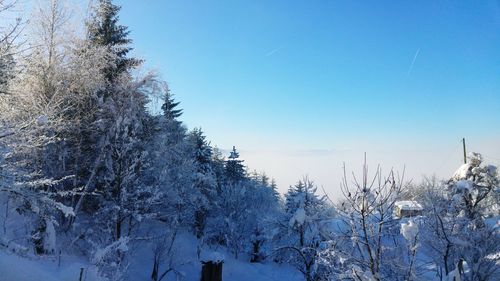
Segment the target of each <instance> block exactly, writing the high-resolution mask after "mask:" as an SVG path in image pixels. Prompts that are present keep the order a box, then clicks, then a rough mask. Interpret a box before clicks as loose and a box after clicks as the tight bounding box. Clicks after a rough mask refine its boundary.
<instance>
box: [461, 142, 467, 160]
mask: <svg viewBox="0 0 500 281" xmlns="http://www.w3.org/2000/svg"><path fill="white" fill-rule="evenodd" d="M462 145H463V147H464V164H467V152H466V151H465V138H463V139H462Z"/></svg>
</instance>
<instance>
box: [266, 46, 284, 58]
mask: <svg viewBox="0 0 500 281" xmlns="http://www.w3.org/2000/svg"><path fill="white" fill-rule="evenodd" d="M281 49H283V46H281V47H278V48H276V49H273V50H271V51H269V52H267V54H266V57H269V56H272V55H274V54H275V53H277V52H278V51H279V50H281Z"/></svg>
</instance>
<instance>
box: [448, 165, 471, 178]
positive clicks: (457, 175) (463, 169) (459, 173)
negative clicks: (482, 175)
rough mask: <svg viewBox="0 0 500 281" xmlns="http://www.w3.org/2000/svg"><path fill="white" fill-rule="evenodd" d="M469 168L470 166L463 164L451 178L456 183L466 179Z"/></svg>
mask: <svg viewBox="0 0 500 281" xmlns="http://www.w3.org/2000/svg"><path fill="white" fill-rule="evenodd" d="M470 168H471V164H463V165H462V166H460V167H459V168H458V170H456V171H455V173H454V174H453V176H452V177H451V178H452V179H454V180H457V181H458V180H464V179H467V177H468V176H469V171H470Z"/></svg>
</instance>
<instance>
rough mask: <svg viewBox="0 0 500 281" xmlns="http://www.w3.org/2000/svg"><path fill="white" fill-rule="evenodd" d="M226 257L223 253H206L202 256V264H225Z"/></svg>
mask: <svg viewBox="0 0 500 281" xmlns="http://www.w3.org/2000/svg"><path fill="white" fill-rule="evenodd" d="M225 258H226V257H225V256H224V254H222V253H219V252H210V253H205V254H203V255H202V256H201V258H200V260H201V261H202V262H215V263H220V262H224V260H225Z"/></svg>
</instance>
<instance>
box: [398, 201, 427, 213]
mask: <svg viewBox="0 0 500 281" xmlns="http://www.w3.org/2000/svg"><path fill="white" fill-rule="evenodd" d="M394 205H396V207H398V208H399V209H400V210H407V211H422V210H423V209H424V208H423V207H422V205H420V204H419V203H418V202H417V201H410V200H406V201H397V202H396V203H394Z"/></svg>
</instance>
